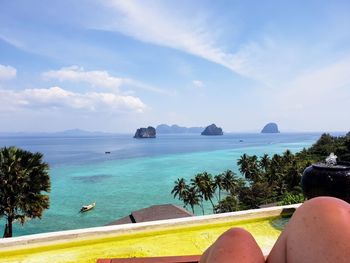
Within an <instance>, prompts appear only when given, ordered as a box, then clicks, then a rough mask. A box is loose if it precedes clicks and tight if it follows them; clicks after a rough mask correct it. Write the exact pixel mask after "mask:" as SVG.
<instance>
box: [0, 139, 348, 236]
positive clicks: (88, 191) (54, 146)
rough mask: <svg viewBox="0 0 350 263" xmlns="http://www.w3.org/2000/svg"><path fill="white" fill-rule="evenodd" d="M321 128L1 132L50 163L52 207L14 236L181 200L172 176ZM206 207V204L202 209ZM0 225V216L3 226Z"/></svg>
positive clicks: (279, 147) (212, 168)
mask: <svg viewBox="0 0 350 263" xmlns="http://www.w3.org/2000/svg"><path fill="white" fill-rule="evenodd" d="M321 134H322V133H320V132H319V133H279V134H254V133H230V134H225V135H223V136H200V135H198V134H167V135H163V134H159V135H157V138H155V139H134V138H133V134H119V135H104V136H0V147H4V146H17V147H20V148H23V149H26V150H29V151H38V152H41V153H43V154H44V160H45V161H46V162H47V163H48V164H49V166H50V177H51V192H50V194H49V195H50V208H49V209H48V210H46V211H45V212H44V214H43V217H42V219H41V220H39V219H33V220H30V221H28V222H26V223H25V225H24V226H21V225H20V224H18V223H15V225H14V236H20V235H27V234H35V233H43V232H51V231H60V230H68V229H77V228H86V227H95V226H103V225H105V224H107V223H109V222H111V221H113V220H116V219H119V218H121V217H124V216H127V215H129V214H130V213H131V212H132V211H134V210H138V209H141V208H144V207H148V206H151V205H155V204H167V203H172V204H176V205H179V206H182V205H183V204H182V202H180V201H179V200H177V199H174V198H173V196H172V195H171V190H172V188H173V186H174V181H175V180H176V179H177V178H181V177H184V178H185V179H186V180H187V181H189V180H190V179H191V178H192V177H193V176H194V175H195V174H197V173H200V172H203V171H207V172H208V173H211V174H213V175H216V174H219V173H221V172H223V171H225V170H227V169H231V170H233V171H234V172H236V173H237V174H238V175H240V174H239V172H238V168H237V164H236V163H237V160H238V158H239V157H240V156H241V155H242V154H244V153H246V154H248V155H253V154H255V155H258V156H261V155H263V154H265V153H267V154H270V155H272V154H275V153H283V152H284V151H285V150H287V149H289V150H291V151H292V152H298V151H300V150H302V149H303V148H307V147H309V146H311V145H312V144H313V143H315V142H316V140H317V139H318V138H319V137H320V135H321ZM342 134H343V133H336V134H334V135H342ZM105 152H110V154H105ZM92 202H96V207H95V208H94V209H93V210H92V211H90V212H88V213H83V214H81V213H79V209H80V208H81V206H82V205H84V204H89V203H92ZM211 210H212V209H211V207H210V206H209V205H208V204H207V205H206V211H205V212H206V214H209V213H211V212H212V211H211ZM195 213H196V214H197V215H201V213H202V212H201V209H200V208H199V207H196V210H195ZM4 224H5V221H4V219H1V220H0V225H1V226H4Z"/></svg>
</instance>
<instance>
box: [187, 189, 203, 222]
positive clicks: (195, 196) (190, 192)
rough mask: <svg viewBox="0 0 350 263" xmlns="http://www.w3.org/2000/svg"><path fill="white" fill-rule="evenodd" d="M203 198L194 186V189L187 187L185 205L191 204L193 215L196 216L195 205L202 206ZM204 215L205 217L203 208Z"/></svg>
mask: <svg viewBox="0 0 350 263" xmlns="http://www.w3.org/2000/svg"><path fill="white" fill-rule="evenodd" d="M201 199H202V196H201V195H200V194H199V193H198V191H197V189H196V188H195V187H194V186H192V187H187V190H186V197H185V199H184V202H185V205H187V204H189V205H190V206H191V209H192V213H193V214H194V206H195V205H200V202H201ZM202 211H203V215H204V210H203V207H202Z"/></svg>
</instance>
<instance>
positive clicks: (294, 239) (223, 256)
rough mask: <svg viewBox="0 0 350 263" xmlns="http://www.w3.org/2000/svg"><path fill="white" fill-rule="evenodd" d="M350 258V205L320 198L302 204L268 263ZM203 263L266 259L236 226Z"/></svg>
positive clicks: (250, 238) (208, 252) (331, 260)
mask: <svg viewBox="0 0 350 263" xmlns="http://www.w3.org/2000/svg"><path fill="white" fill-rule="evenodd" d="M349 260H350V205H349V204H348V203H346V202H345V201H342V200H340V199H337V198H333V197H318V198H313V199H311V200H309V201H306V202H305V203H304V204H303V205H302V206H300V207H299V208H298V209H297V210H296V212H295V213H294V215H293V216H292V218H291V220H290V221H289V223H288V225H287V227H286V228H285V229H284V231H283V232H282V234H281V235H280V237H279V238H278V240H277V242H276V244H275V245H274V247H273V248H272V250H271V252H270V254H269V256H268V258H267V260H266V262H268V263H283V262H287V263H296V262H297V263H306V262H319V263H326V262H339V263H343V262H344V263H345V262H349ZM200 262H201V263H213V262H220V263H226V262H231V263H234V262H241V263H252V262H254V263H260V262H265V259H264V256H263V254H262V252H261V250H260V248H259V246H258V245H257V243H256V242H255V240H254V238H253V237H252V236H251V235H250V234H249V233H248V232H247V231H245V230H244V229H239V228H233V229H230V230H228V231H226V232H225V233H224V234H223V235H221V236H220V237H219V238H218V240H217V241H215V243H214V244H213V245H211V246H210V247H209V248H208V249H207V250H206V251H205V252H204V254H203V255H202V257H201V260H200Z"/></svg>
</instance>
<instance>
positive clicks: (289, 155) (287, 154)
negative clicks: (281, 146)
mask: <svg viewBox="0 0 350 263" xmlns="http://www.w3.org/2000/svg"><path fill="white" fill-rule="evenodd" d="M282 158H283V161H284V162H285V164H288V163H291V162H292V161H293V159H294V154H293V153H292V152H291V151H290V150H288V149H287V150H286V151H285V152H284V153H283V157H282Z"/></svg>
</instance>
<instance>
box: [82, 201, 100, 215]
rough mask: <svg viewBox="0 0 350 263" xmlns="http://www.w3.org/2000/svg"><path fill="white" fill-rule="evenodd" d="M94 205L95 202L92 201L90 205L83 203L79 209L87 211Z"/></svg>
mask: <svg viewBox="0 0 350 263" xmlns="http://www.w3.org/2000/svg"><path fill="white" fill-rule="evenodd" d="M95 206H96V202H93V203H92V204H90V205H83V206H82V207H81V209H80V212H81V213H82V212H87V211H90V210H91V209H93V208H94V207H95Z"/></svg>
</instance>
